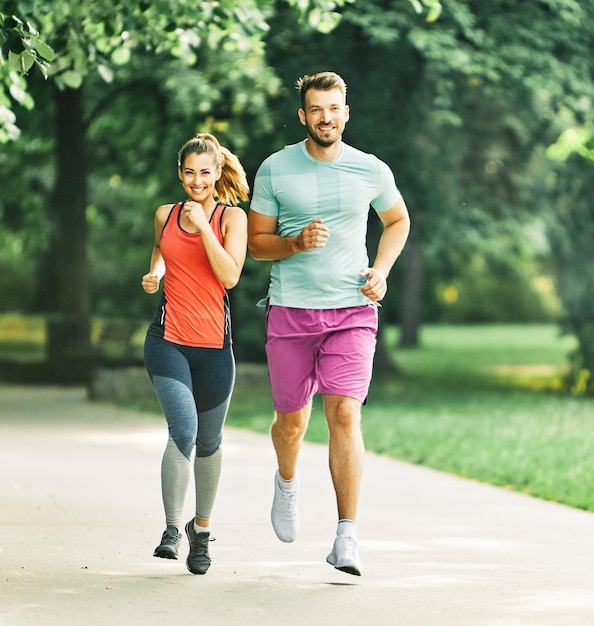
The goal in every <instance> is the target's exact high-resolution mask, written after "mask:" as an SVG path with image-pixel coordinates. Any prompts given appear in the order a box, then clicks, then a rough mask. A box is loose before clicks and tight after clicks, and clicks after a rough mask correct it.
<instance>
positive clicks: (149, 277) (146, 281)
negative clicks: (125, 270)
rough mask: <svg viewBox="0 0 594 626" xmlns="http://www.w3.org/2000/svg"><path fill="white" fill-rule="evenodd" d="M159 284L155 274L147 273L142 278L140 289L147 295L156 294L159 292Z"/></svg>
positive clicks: (159, 280)
mask: <svg viewBox="0 0 594 626" xmlns="http://www.w3.org/2000/svg"><path fill="white" fill-rule="evenodd" d="M160 282H161V279H160V278H159V277H158V276H157V274H151V273H148V274H145V275H144V276H143V277H142V288H143V289H144V290H145V291H146V292H147V293H156V292H157V291H159V283H160Z"/></svg>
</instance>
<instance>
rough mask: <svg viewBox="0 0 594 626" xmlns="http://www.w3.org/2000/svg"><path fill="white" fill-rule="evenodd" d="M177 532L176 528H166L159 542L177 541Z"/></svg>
mask: <svg viewBox="0 0 594 626" xmlns="http://www.w3.org/2000/svg"><path fill="white" fill-rule="evenodd" d="M178 539H179V533H178V532H177V531H176V530H166V531H165V532H164V533H163V537H162V538H161V544H164V543H169V542H170V541H178Z"/></svg>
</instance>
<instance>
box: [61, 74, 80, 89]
mask: <svg viewBox="0 0 594 626" xmlns="http://www.w3.org/2000/svg"><path fill="white" fill-rule="evenodd" d="M59 78H60V80H61V82H62V83H63V85H64V86H65V87H70V89H78V88H79V87H80V86H81V85H82V80H83V77H82V74H81V73H80V72H75V71H74V70H67V71H66V72H64V73H63V74H60V76H59Z"/></svg>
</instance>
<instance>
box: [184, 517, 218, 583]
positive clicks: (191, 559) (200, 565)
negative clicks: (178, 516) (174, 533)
mask: <svg viewBox="0 0 594 626" xmlns="http://www.w3.org/2000/svg"><path fill="white" fill-rule="evenodd" d="M186 535H187V536H188V541H189V542H190V552H189V554H188V558H187V559H186V567H187V568H188V570H189V571H190V572H192V574H206V571H207V570H208V568H209V567H210V555H209V554H208V542H209V541H214V539H211V538H210V533H209V532H204V533H197V532H196V530H195V529H194V520H193V519H191V520H190V521H189V522H188V523H187V524H186Z"/></svg>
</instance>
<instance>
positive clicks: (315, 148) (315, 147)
mask: <svg viewBox="0 0 594 626" xmlns="http://www.w3.org/2000/svg"><path fill="white" fill-rule="evenodd" d="M305 149H306V150H307V152H308V153H309V155H310V156H311V157H313V158H314V159H316V160H317V161H335V160H336V159H338V157H339V156H340V153H341V152H342V141H336V142H335V143H333V144H332V145H331V146H320V144H317V143H316V142H315V141H314V140H313V139H311V137H308V138H307V139H306V140H305Z"/></svg>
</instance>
